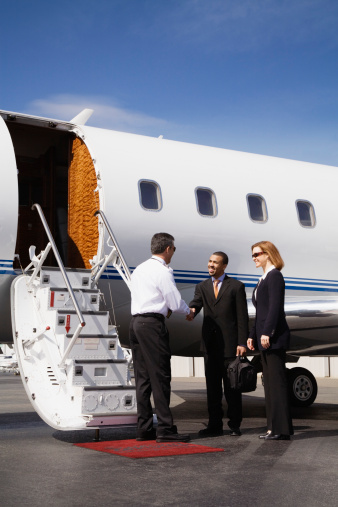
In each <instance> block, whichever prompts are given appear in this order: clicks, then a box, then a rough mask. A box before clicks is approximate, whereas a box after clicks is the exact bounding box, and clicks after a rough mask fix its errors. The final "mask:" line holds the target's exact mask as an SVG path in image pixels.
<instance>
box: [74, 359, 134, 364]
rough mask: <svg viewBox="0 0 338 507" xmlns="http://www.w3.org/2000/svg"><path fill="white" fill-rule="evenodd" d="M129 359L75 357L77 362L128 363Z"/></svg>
mask: <svg viewBox="0 0 338 507" xmlns="http://www.w3.org/2000/svg"><path fill="white" fill-rule="evenodd" d="M127 362H128V361H127V359H75V361H74V363H75V364H109V363H115V364H118V363H121V364H122V363H127Z"/></svg>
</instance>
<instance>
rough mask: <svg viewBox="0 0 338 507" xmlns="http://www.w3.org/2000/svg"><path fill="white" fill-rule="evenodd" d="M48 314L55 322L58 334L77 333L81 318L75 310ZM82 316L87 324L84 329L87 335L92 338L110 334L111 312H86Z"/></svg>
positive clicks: (56, 311)
mask: <svg viewBox="0 0 338 507" xmlns="http://www.w3.org/2000/svg"><path fill="white" fill-rule="evenodd" d="M48 313H49V314H50V316H49V318H50V319H51V321H52V322H53V326H54V329H55V333H56V334H58V335H61V334H65V333H67V334H72V333H75V330H76V328H77V327H78V325H79V318H78V316H77V313H76V312H75V310H55V311H52V310H50V311H49V312H48ZM52 314H54V315H52ZM82 315H83V318H84V321H85V323H86V326H85V328H84V330H86V334H90V335H92V336H96V335H98V334H102V335H106V334H108V319H109V312H105V311H103V312H101V311H100V312H93V311H84V312H82ZM80 337H81V335H80Z"/></svg>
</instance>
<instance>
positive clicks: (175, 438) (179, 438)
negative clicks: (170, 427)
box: [156, 433, 190, 444]
mask: <svg viewBox="0 0 338 507" xmlns="http://www.w3.org/2000/svg"><path fill="white" fill-rule="evenodd" d="M189 440H190V435H188V434H187V433H166V434H165V435H158V436H157V438H156V442H157V443H158V444H160V443H162V442H189Z"/></svg>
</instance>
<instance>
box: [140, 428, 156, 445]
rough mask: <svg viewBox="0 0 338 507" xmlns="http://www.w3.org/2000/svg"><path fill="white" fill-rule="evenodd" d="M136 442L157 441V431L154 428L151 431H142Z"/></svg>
mask: <svg viewBox="0 0 338 507" xmlns="http://www.w3.org/2000/svg"><path fill="white" fill-rule="evenodd" d="M136 440H137V441H138V442H143V441H144V440H156V430H155V429H154V428H153V429H151V430H150V431H141V432H140V433H138V435H137V437H136Z"/></svg>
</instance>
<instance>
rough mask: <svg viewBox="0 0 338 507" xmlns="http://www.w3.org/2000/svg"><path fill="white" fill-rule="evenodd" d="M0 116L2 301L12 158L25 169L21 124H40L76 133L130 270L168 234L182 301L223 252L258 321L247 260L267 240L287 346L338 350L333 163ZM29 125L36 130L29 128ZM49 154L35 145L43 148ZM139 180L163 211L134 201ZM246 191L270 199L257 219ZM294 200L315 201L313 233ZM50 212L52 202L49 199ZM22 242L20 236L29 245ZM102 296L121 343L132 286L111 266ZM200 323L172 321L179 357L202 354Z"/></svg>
mask: <svg viewBox="0 0 338 507" xmlns="http://www.w3.org/2000/svg"><path fill="white" fill-rule="evenodd" d="M13 114H14V113H13ZM2 117H3V118H4V120H5V121H6V122H7V126H9V129H10V130H11V132H12V131H13V132H14V134H15V135H14V134H12V139H14V141H13V143H12V141H11V139H10V137H9V134H8V131H7V126H6V125H5V122H4V121H1V122H0V127H1V129H0V135H1V140H2V141H3V140H4V142H2V143H1V168H0V169H1V171H2V173H3V179H2V181H3V184H2V185H1V187H0V192H1V205H2V207H3V210H2V214H1V237H2V241H1V245H0V248H1V255H0V258H1V266H2V279H3V282H2V285H1V287H3V289H4V290H3V291H2V292H3V294H1V296H2V299H3V301H5V299H6V293H7V291H8V287H9V283H10V280H11V278H12V277H13V276H14V272H13V268H12V262H13V258H14V254H15V243H16V237H17V220H18V211H17V210H18V202H17V194H18V191H17V183H16V170H17V165H18V166H19V165H20V164H19V163H16V161H15V158H14V153H15V155H16V158H17V161H18V160H19V161H21V162H20V163H21V167H20V166H19V167H18V169H19V171H24V170H25V166H24V162H23V157H24V155H25V153H27V156H28V151H29V149H30V148H29V147H28V146H25V143H24V141H22V143H21V142H20V139H21V138H20V130H19V128H18V127H17V125H18V124H20V122H23V123H24V122H26V124H25V127H24V128H25V129H26V130H27V129H41V133H43V129H45V130H46V129H47V130H48V129H49V131H51V130H52V129H54V131H55V132H56V130H57V129H62V131H63V132H65V133H67V132H72V134H69V135H72V136H74V134H75V135H76V136H78V137H81V138H82V140H83V141H84V143H85V145H86V147H87V149H88V150H89V153H90V155H91V157H92V159H93V164H94V167H95V172H96V177H97V189H96V192H97V193H98V196H99V205H100V208H101V209H102V210H103V211H104V213H105V215H106V216H107V218H108V220H109V223H110V226H111V228H112V230H113V231H114V234H115V237H116V238H117V240H118V243H119V246H120V248H121V250H122V252H123V254H124V257H125V260H126V262H127V264H128V266H129V267H130V268H131V269H132V268H134V267H135V266H136V265H138V264H139V263H140V262H142V261H144V260H145V259H147V258H148V257H149V255H150V239H151V237H152V235H153V234H154V233H155V232H162V231H163V232H169V233H170V234H172V235H173V236H174V237H175V245H176V247H177V250H176V253H175V255H174V257H173V259H172V263H171V266H172V268H173V269H174V274H175V279H176V282H177V284H178V287H179V289H180V290H181V293H182V297H183V298H184V299H185V300H186V302H187V303H189V301H190V300H191V299H192V297H193V293H194V288H195V285H196V283H198V282H199V281H201V280H203V279H205V278H206V277H207V276H208V272H207V263H208V259H209V256H210V255H211V254H212V253H213V252H214V251H218V250H222V251H225V252H226V253H227V254H228V256H229V265H228V267H227V274H228V275H229V276H234V277H236V278H237V279H239V280H241V281H242V282H243V283H245V285H246V287H247V294H248V301H249V311H250V314H251V315H253V309H252V307H251V303H250V297H251V292H252V288H253V287H254V286H255V285H256V283H257V280H258V278H259V277H260V276H261V274H262V273H261V272H258V271H257V270H256V268H255V265H254V263H253V261H252V259H251V245H252V244H253V243H255V242H257V241H260V240H269V241H272V242H273V243H275V244H276V246H277V247H278V249H279V250H280V253H281V255H282V257H283V259H284V262H285V268H284V269H283V274H284V277H285V281H286V289H287V299H286V313H287V317H288V321H289V324H290V327H291V330H292V332H293V340H292V348H293V349H297V350H298V351H302V353H304V350H307V354H308V353H315V352H316V354H317V355H318V354H320V353H323V354H325V355H328V354H329V353H331V354H332V353H334V350H333V348H334V346H336V344H337V326H338V294H337V292H338V268H337V267H336V258H337V255H338V239H337V236H336V234H335V226H336V223H337V219H338V210H337V208H336V206H335V204H334V203H335V193H336V187H337V184H338V173H337V168H335V167H330V166H320V165H316V164H310V163H305V162H297V161H292V160H285V159H279V158H274V157H267V156H262V155H253V154H249V153H241V152H235V151H230V150H223V149H218V148H209V147H204V146H199V145H191V144H186V143H179V142H174V141H168V140H164V139H160V138H158V139H157V138H149V137H145V136H139V135H133V134H125V133H121V132H114V131H108V130H103V129H97V128H93V127H87V126H76V125H72V124H67V123H62V122H59V125H58V126H56V127H50V126H49V125H48V122H47V121H46V120H44V123H43V119H33V118H31V119H30V118H29V117H22V115H21V116H20V115H17V118H16V119H15V120H14V121H15V122H16V125H15V126H14V127H12V126H11V121H13V120H11V119H8V113H6V112H3V113H2ZM20 118H21V119H20ZM0 120H1V119H0ZM33 120H34V121H35V122H36V124H35V125H34V126H32V127H30V122H33ZM39 121H40V123H39ZM55 129H56V130H55ZM30 132H31V131H30V130H29V133H30ZM34 132H35V131H34ZM50 135H51V136H52V133H51V134H50ZM55 135H56V134H55ZM42 137H43V136H42ZM34 139H35V138H34ZM51 139H52V137H51ZM34 142H35V143H36V144H35V147H36V150H35V151H39V150H38V145H39V136H36V139H35V141H34ZM44 142H45V141H44ZM51 142H52V141H50V144H51ZM41 143H42V141H41ZM54 144H55V145H56V142H55V143H54ZM13 145H14V147H13ZM45 148H46V146H45V145H43V146H41V150H40V151H41V153H42V152H43V150H44V149H45ZM20 151H21V152H20ZM34 156H35V155H34ZM20 157H21V158H20ZM141 181H145V182H152V183H153V184H155V185H157V193H158V194H157V195H158V198H159V203H160V206H159V207H160V209H159V210H154V209H145V207H144V206H142V205H141V201H140V199H141V194H140V182H141ZM197 189H207V190H208V191H212V192H213V199H214V201H213V204H214V215H215V216H211V215H207V216H206V215H203V214H201V213H199V211H198V209H197V198H196V190H197ZM250 194H253V195H255V196H260V197H261V198H263V199H264V200H265V203H266V217H265V218H266V220H265V221H264V222H263V221H261V222H259V221H258V222H257V221H253V220H252V219H251V218H250V215H249V207H248V199H247V196H248V195H250ZM299 200H300V201H304V202H308V203H310V204H311V205H312V206H313V216H314V220H315V222H314V226H313V227H307V226H303V225H301V224H300V222H299V217H298V214H297V208H296V202H297V201H299ZM53 206H56V207H57V202H56V200H55V202H54V203H53ZM28 225H29V224H27V226H28ZM28 238H29V235H28ZM29 246H30V243H29V239H27V249H28V248H29ZM104 251H106V252H108V251H109V247H108V246H107V245H106V239H105V237H104V231H103V229H102V228H101V227H100V226H99V241H98V256H99V257H101V256H102V254H103V252H104ZM72 267H76V266H72ZM7 268H8V269H7ZM101 289H102V291H103V293H104V296H105V300H106V305H107V306H108V307H109V308H111V306H112V304H113V306H114V312H112V313H111V314H112V316H113V314H115V317H116V324H117V325H118V326H120V327H119V329H120V339H121V341H122V342H124V343H127V337H128V323H129V319H130V294H129V290H128V288H127V286H126V285H125V284H124V283H123V282H122V281H121V279H120V278H119V276H118V274H117V272H116V271H115V270H113V269H107V270H106V272H105V274H104V275H103V277H102V281H101ZM112 318H114V317H112ZM201 318H202V317H199V318H198V319H196V320H195V321H194V322H193V323H188V322H186V321H185V320H184V317H182V315H173V316H172V317H171V318H170V320H169V321H168V327H169V328H170V333H171V342H172V350H173V353H174V354H177V355H196V354H198V353H199V341H200V326H201ZM5 338H6V339H8V336H7V337H5ZM5 338H2V341H5Z"/></svg>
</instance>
